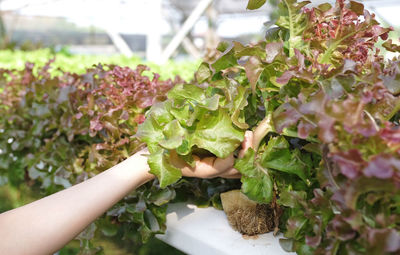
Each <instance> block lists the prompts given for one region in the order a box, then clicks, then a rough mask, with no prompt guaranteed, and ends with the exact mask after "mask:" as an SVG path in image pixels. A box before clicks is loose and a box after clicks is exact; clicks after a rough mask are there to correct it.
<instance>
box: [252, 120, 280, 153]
mask: <svg viewBox="0 0 400 255" xmlns="http://www.w3.org/2000/svg"><path fill="white" fill-rule="evenodd" d="M274 130H275V129H274V127H273V125H272V118H271V114H268V115H267V116H266V117H265V118H264V119H263V120H262V121H261V122H260V124H258V126H257V127H256V129H255V130H254V136H253V145H254V150H255V151H258V147H259V146H260V143H261V140H262V139H263V138H264V137H265V136H266V135H267V134H268V133H269V132H271V131H274Z"/></svg>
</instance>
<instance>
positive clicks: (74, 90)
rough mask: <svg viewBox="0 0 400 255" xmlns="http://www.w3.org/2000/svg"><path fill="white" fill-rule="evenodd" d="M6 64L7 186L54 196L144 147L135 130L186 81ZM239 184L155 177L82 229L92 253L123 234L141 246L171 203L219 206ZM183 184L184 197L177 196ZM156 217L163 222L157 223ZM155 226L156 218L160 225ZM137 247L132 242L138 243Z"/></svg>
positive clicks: (1, 118) (2, 77)
mask: <svg viewBox="0 0 400 255" xmlns="http://www.w3.org/2000/svg"><path fill="white" fill-rule="evenodd" d="M51 68H52V63H51V62H49V63H48V64H47V65H45V66H44V67H41V68H38V69H37V71H34V65H33V64H32V63H27V64H26V67H25V69H24V70H22V71H18V70H8V69H1V70H0V84H1V85H0V87H1V88H2V92H1V93H0V102H1V103H0V184H5V183H8V184H9V185H14V186H16V187H18V186H19V185H22V184H24V185H28V186H31V187H32V188H35V190H37V189H38V188H39V189H40V190H41V191H42V195H43V196H44V195H47V194H51V193H54V192H56V191H59V190H61V189H64V188H68V187H70V186H71V185H74V184H76V183H79V182H82V181H84V180H87V179H88V178H90V177H92V176H94V175H96V174H98V173H100V172H101V171H103V170H105V169H108V168H110V167H112V166H113V165H115V164H117V163H119V162H121V161H123V160H124V159H126V158H127V157H129V156H130V155H132V154H133V153H135V152H136V151H138V150H140V149H141V148H143V146H144V145H143V143H142V142H140V141H139V140H138V139H137V138H136V136H135V134H136V130H137V126H138V124H140V123H142V122H143V121H144V113H145V111H146V110H147V109H148V108H149V107H150V106H151V105H152V104H154V103H155V102H160V101H163V100H165V98H166V96H165V95H166V92H167V91H168V90H170V89H171V88H172V87H173V86H174V85H176V84H181V83H184V81H183V80H182V79H180V78H179V77H176V78H175V79H174V80H170V79H169V80H161V79H160V77H159V75H158V74H154V75H153V78H149V77H148V74H146V75H144V72H145V71H148V70H149V69H148V67H146V66H143V65H140V66H138V67H137V68H136V69H134V70H133V69H130V68H128V67H119V66H101V65H98V66H94V67H93V68H90V69H87V71H86V72H85V73H84V74H79V75H78V74H75V73H68V72H62V75H60V76H54V75H52V73H51ZM237 184H238V183H235V182H229V181H225V180H221V179H220V180H213V181H207V180H204V181H201V180H181V181H180V182H179V183H177V184H176V185H174V187H169V188H166V189H160V186H159V183H158V181H157V180H156V181H154V182H152V183H149V184H147V185H145V186H144V187H142V188H140V189H139V190H137V191H136V192H133V193H132V194H130V195H129V196H127V197H126V198H125V199H124V200H123V201H121V202H120V203H118V204H117V205H116V206H115V207H114V208H112V209H111V210H109V211H108V212H107V213H106V214H105V215H104V216H103V217H102V218H101V219H99V220H98V221H97V222H96V223H95V224H93V225H91V226H90V227H89V228H88V229H87V230H86V231H85V232H84V233H82V234H81V236H80V239H81V244H82V249H83V251H85V253H89V254H94V253H97V252H101V249H99V247H96V245H93V244H92V243H91V242H90V240H91V239H92V238H93V237H94V236H95V235H97V236H99V237H101V236H107V237H112V236H119V237H122V238H123V239H124V240H126V242H130V243H133V244H134V245H135V244H136V245H139V244H140V243H141V241H142V240H144V241H146V240H148V239H149V238H150V237H151V236H153V235H154V234H155V233H162V232H163V231H164V230H165V212H166V203H167V202H168V201H170V200H172V199H174V198H176V197H177V198H176V199H180V200H188V199H194V201H195V202H196V203H198V204H199V205H204V206H208V204H209V203H215V204H218V197H217V196H216V194H217V193H218V192H219V191H221V190H222V191H224V190H227V189H229V187H231V186H232V185H237ZM175 188H176V189H181V190H182V191H181V192H179V193H180V194H181V196H176V192H175ZM154 219H155V220H156V222H158V226H152V225H151V222H152V221H154ZM153 225H154V224H153ZM131 246H132V245H131Z"/></svg>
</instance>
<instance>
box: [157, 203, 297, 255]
mask: <svg viewBox="0 0 400 255" xmlns="http://www.w3.org/2000/svg"><path fill="white" fill-rule="evenodd" d="M280 237H281V236H277V237H274V236H273V235H272V233H268V234H263V235H259V236H258V237H257V238H246V239H245V238H243V236H242V235H241V234H240V233H238V232H236V231H234V230H233V229H232V228H231V227H230V226H229V223H228V220H227V218H226V215H225V213H224V212H223V211H219V210H216V209H215V208H197V207H196V206H194V205H187V204H183V203H179V204H170V205H169V206H168V214H167V231H166V233H165V235H157V238H159V239H160V240H162V241H164V242H166V243H168V244H169V245H171V246H174V247H175V248H177V249H179V250H181V251H183V252H185V253H188V254H193V255H204V254H207V255H222V254H229V255H235V254H240V255H243V254H251V255H261V254H262V255H288V254H294V253H288V252H285V251H284V250H283V249H282V248H281V247H280V245H279V238H280Z"/></svg>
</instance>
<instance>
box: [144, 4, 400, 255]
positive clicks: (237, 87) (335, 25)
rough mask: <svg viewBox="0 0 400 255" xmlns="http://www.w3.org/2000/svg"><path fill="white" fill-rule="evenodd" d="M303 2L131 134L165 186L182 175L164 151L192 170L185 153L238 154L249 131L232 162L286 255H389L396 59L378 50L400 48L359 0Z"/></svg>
mask: <svg viewBox="0 0 400 255" xmlns="http://www.w3.org/2000/svg"><path fill="white" fill-rule="evenodd" d="M265 2H266V1H258V0H250V1H249V4H248V8H249V9H256V8H259V7H260V6H262V5H263V4H264V3H265ZM309 3H310V2H309V1H304V2H297V1H296V0H281V1H280V3H279V6H278V8H279V18H278V19H277V20H276V26H274V27H272V28H270V29H268V31H267V32H266V36H265V40H264V41H261V42H259V43H256V44H252V45H246V46H245V45H242V44H240V43H238V42H233V43H232V44H228V43H221V44H220V45H219V46H218V48H217V50H218V51H219V57H218V58H217V59H215V60H213V61H209V62H203V63H202V64H201V65H200V67H199V69H198V71H197V73H196V75H195V77H196V80H195V81H194V82H192V83H191V84H180V85H178V86H175V87H174V88H172V89H171V90H170V91H169V92H168V94H167V100H166V101H164V102H162V103H159V104H156V105H153V106H152V108H151V109H150V110H149V111H148V112H147V113H146V120H145V121H144V123H143V124H141V125H140V126H139V129H138V133H137V136H139V137H140V139H141V140H142V141H144V142H145V143H146V144H147V146H148V148H149V151H150V153H151V155H150V156H149V160H148V162H149V165H150V167H151V172H152V173H154V174H155V175H156V176H157V177H158V179H159V181H160V186H161V187H167V186H168V185H171V184H173V183H175V182H176V181H178V180H179V179H180V178H181V173H180V170H179V169H177V168H175V167H174V166H173V164H171V162H170V154H171V152H174V153H175V152H176V153H177V155H179V156H180V157H181V158H182V159H183V160H185V161H186V162H187V164H189V165H191V164H192V163H193V155H200V156H203V155H215V156H217V157H222V158H224V157H227V156H228V155H230V154H231V153H234V154H235V155H236V154H237V152H238V150H239V149H240V148H239V145H240V142H241V141H242V139H243V134H244V132H245V131H246V130H248V129H251V130H253V131H254V141H253V143H254V149H250V150H249V151H248V152H247V153H246V155H245V156H244V157H243V158H241V159H237V160H236V163H235V167H236V168H237V169H238V170H239V171H240V172H241V173H242V178H241V182H242V186H241V190H242V192H243V193H244V194H246V195H247V196H248V197H249V198H250V199H252V200H254V201H257V202H258V203H265V204H270V205H271V207H272V208H273V209H274V215H275V222H276V225H277V226H279V228H280V230H281V231H282V232H284V235H285V239H282V240H281V244H282V246H283V247H284V248H285V249H286V250H289V251H296V252H297V253H298V254H366V253H368V254H397V253H398V252H400V217H399V215H400V204H399V201H400V165H399V162H400V161H399V160H400V154H399V153H400V149H399V148H400V146H399V144H400V141H399V136H400V131H399V129H398V126H397V125H398V117H399V114H398V112H399V110H400V100H399V93H400V75H399V70H400V69H399V67H400V62H399V60H398V59H393V60H387V61H386V60H385V59H384V56H383V55H382V54H381V53H380V49H379V48H378V47H377V43H378V42H380V41H384V43H383V47H385V48H386V49H387V50H391V51H395V52H396V51H399V46H398V45H396V44H394V43H393V42H392V41H390V40H389V41H387V39H388V33H389V32H390V31H391V30H392V29H391V28H383V27H381V26H380V25H379V23H378V22H377V21H376V19H375V16H374V15H373V14H371V13H370V12H368V11H367V10H365V9H364V6H363V5H362V4H360V3H358V2H355V1H349V2H345V1H344V0H337V2H336V4H335V6H331V5H330V4H322V5H319V6H318V7H314V8H308V7H307V5H308V4H309Z"/></svg>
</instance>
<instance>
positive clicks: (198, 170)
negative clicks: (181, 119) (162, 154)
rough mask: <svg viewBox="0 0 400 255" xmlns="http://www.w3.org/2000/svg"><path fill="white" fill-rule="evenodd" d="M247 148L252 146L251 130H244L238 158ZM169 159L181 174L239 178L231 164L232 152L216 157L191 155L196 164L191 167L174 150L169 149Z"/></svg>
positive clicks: (237, 172)
mask: <svg viewBox="0 0 400 255" xmlns="http://www.w3.org/2000/svg"><path fill="white" fill-rule="evenodd" d="M248 148H253V132H252V131H246V133H245V135H244V140H243V142H242V149H241V151H240V152H239V158H241V157H243V156H244V154H245V153H246V151H247V149H248ZM170 157H171V161H172V163H173V164H174V165H175V167H178V168H180V169H181V170H182V175H183V176H187V177H197V178H215V177H223V178H240V176H241V175H240V173H239V171H237V170H236V169H235V168H233V165H234V163H235V158H234V157H233V154H231V155H229V156H228V157H227V158H224V159H222V158H216V157H206V158H202V159H200V158H199V157H197V156H193V158H194V160H195V162H196V165H195V167H191V166H189V165H188V164H186V162H185V161H183V160H182V159H181V158H179V157H178V155H177V154H176V152H175V151H171V154H170Z"/></svg>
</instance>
